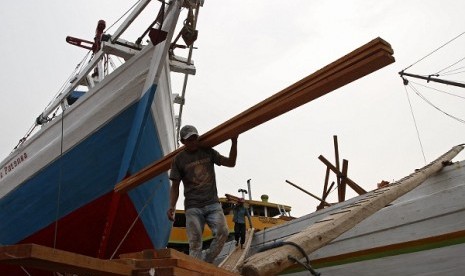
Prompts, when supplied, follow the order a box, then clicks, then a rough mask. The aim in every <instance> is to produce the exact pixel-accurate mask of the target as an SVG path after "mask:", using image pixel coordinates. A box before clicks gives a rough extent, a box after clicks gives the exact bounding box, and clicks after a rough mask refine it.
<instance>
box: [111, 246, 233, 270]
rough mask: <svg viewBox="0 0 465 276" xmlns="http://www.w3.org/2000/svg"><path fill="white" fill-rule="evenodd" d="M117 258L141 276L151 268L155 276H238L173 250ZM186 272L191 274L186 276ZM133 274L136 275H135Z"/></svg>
mask: <svg viewBox="0 0 465 276" xmlns="http://www.w3.org/2000/svg"><path fill="white" fill-rule="evenodd" d="M119 257H120V259H118V261H119V262H122V263H125V264H128V265H131V266H133V267H134V268H135V270H136V271H138V272H139V274H141V275H147V274H146V273H144V272H147V271H148V270H150V269H151V268H153V267H155V268H156V275H188V276H194V275H210V276H237V275H238V274H237V273H233V272H230V271H227V270H225V269H222V268H219V267H217V266H214V265H212V264H209V263H206V262H203V261H201V260H199V259H196V258H193V257H191V256H189V255H186V254H184V253H181V252H179V251H176V250H174V249H157V250H144V251H141V252H135V253H127V254H121V255H120V256H119ZM162 271H163V272H162ZM188 272H190V273H191V274H190V275H189V274H186V273H188ZM169 273H172V274H169ZM135 274H136V275H137V273H135Z"/></svg>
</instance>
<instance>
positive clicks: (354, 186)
mask: <svg viewBox="0 0 465 276" xmlns="http://www.w3.org/2000/svg"><path fill="white" fill-rule="evenodd" d="M318 159H320V160H321V162H323V163H324V164H325V165H326V166H327V167H328V168H329V169H330V170H332V171H333V172H334V173H335V174H336V175H337V177H340V178H341V179H342V181H341V182H344V183H347V185H349V187H351V188H352V189H353V190H354V191H355V192H357V193H358V194H359V195H362V194H366V191H365V190H364V189H363V188H362V187H360V186H359V185H357V184H356V183H355V182H354V181H352V179H350V178H349V177H347V175H344V173H343V172H340V171H339V170H338V169H336V167H335V166H334V165H333V164H331V163H330V162H329V161H328V160H327V159H326V158H325V157H324V156H323V155H320V156H318ZM344 161H347V160H344ZM343 166H344V164H343ZM347 166H348V161H347V164H346V173H347ZM341 185H342V183H341Z"/></svg>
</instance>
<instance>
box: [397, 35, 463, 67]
mask: <svg viewBox="0 0 465 276" xmlns="http://www.w3.org/2000/svg"><path fill="white" fill-rule="evenodd" d="M463 34H465V32H463V33H461V34H459V35H458V36H456V37H454V38H452V39H451V40H449V41H448V42H446V43H445V44H443V45H442V46H440V47H439V48H437V49H436V50H434V51H432V52H431V53H429V54H427V55H426V56H424V57H423V58H421V59H419V60H418V61H416V62H414V63H413V64H412V65H410V66H408V67H406V68H405V69H404V70H402V71H405V70H407V69H409V68H410V67H412V66H413V65H415V64H417V63H419V62H420V61H422V60H424V59H425V58H427V57H429V56H430V55H432V54H433V53H435V52H437V51H438V50H439V49H441V48H442V47H444V46H446V45H447V44H449V43H451V42H452V41H454V40H456V39H457V38H459V37H460V36H462V35H463Z"/></svg>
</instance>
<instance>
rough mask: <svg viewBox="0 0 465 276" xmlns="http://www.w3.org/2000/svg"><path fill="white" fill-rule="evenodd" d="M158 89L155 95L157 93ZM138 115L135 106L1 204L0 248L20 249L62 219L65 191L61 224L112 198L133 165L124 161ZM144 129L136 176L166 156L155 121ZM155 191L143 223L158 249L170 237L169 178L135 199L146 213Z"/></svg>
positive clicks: (149, 186) (143, 190) (144, 189)
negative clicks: (123, 171)
mask: <svg viewBox="0 0 465 276" xmlns="http://www.w3.org/2000/svg"><path fill="white" fill-rule="evenodd" d="M152 89H153V91H154V90H155V87H153V88H152ZM150 94H151V95H150ZM145 97H151V98H152V99H153V92H152V93H146V94H145V96H144V98H145ZM145 100H148V98H147V99H145ZM137 109H138V104H137V103H136V104H134V105H132V106H130V107H129V108H127V109H126V110H125V111H123V112H122V113H120V114H119V115H118V116H116V117H114V118H113V119H112V120H111V121H110V122H108V123H107V124H106V125H104V126H102V128H100V129H98V130H97V131H96V132H95V133H93V134H92V135H91V136H89V137H88V138H86V139H85V140H84V141H82V142H81V143H80V144H79V145H76V146H75V147H74V148H73V149H71V150H70V151H68V152H66V153H64V154H63V156H62V158H61V159H58V160H57V161H54V162H53V163H51V164H49V165H48V166H47V167H44V168H43V169H42V170H40V171H39V172H38V173H37V174H36V175H34V176H33V177H32V178H30V179H29V180H27V181H25V182H24V183H23V184H22V185H21V186H20V187H18V188H17V189H15V190H13V191H12V192H10V193H9V194H8V195H6V196H5V197H3V198H2V199H0V244H14V243H17V242H19V241H21V240H23V239H24V238H26V237H28V236H30V235H32V234H34V233H36V232H37V231H39V230H40V229H43V228H44V227H47V226H48V225H50V224H52V223H53V222H54V221H55V219H56V218H57V205H58V204H57V199H58V188H60V191H61V194H60V204H59V214H58V218H61V217H64V216H66V215H67V214H69V213H71V212H73V211H74V210H77V209H78V208H80V207H82V206H84V205H85V204H87V203H89V202H92V201H93V200H95V199H97V198H99V197H101V196H103V195H105V194H107V193H109V192H111V191H112V190H113V188H114V186H115V184H116V183H117V182H118V179H119V177H120V173H121V169H122V168H123V167H124V166H123V164H122V162H127V164H128V166H129V164H131V161H130V160H124V159H123V156H124V155H125V151H126V150H127V148H128V139H133V138H132V137H131V138H129V137H130V131H131V128H130V126H132V124H133V123H134V120H135V116H136V115H135V114H136V113H137ZM148 114H150V112H148ZM144 125H145V126H146V127H144V128H143V131H141V132H140V134H141V135H140V138H138V139H139V142H138V143H139V145H140V146H139V147H137V148H138V149H139V150H137V151H136V152H135V154H134V155H133V160H134V162H132V166H131V167H130V168H129V169H130V170H131V171H132V170H138V169H140V168H142V167H145V166H146V165H147V164H149V163H151V162H153V161H154V160H157V159H159V158H160V157H162V156H163V155H162V151H161V146H160V142H159V141H158V135H157V130H156V126H155V125H154V120H153V118H152V116H151V115H149V116H147V117H146V120H145V122H144ZM125 126H127V127H125ZM65 139H66V137H65ZM136 140H137V139H136ZM60 179H61V181H60ZM59 183H61V184H60V185H59ZM154 189H156V190H157V193H156V194H155V196H154V198H153V200H152V201H151V202H150V204H148V206H147V207H146V208H145V209H144V212H143V213H142V214H141V219H142V222H143V223H144V225H145V227H146V230H147V234H149V235H150V237H151V239H152V241H153V244H154V246H156V247H163V246H164V245H165V244H166V243H167V241H168V236H169V231H170V227H169V225H170V224H169V222H168V220H167V218H166V215H165V211H164V210H165V209H166V208H164V207H165V206H167V204H168V196H167V195H168V192H169V180H168V178H167V175H166V174H163V175H160V176H158V177H157V178H154V179H152V180H151V181H148V183H147V184H144V185H142V186H140V187H138V188H136V189H134V190H133V191H131V192H130V197H131V199H132V201H133V203H134V205H135V207H136V208H137V210H138V211H141V210H142V208H144V205H145V203H146V201H147V199H148V198H149V197H150V196H152V193H153V191H154ZM83 227H85V225H83ZM167 233H168V234H167Z"/></svg>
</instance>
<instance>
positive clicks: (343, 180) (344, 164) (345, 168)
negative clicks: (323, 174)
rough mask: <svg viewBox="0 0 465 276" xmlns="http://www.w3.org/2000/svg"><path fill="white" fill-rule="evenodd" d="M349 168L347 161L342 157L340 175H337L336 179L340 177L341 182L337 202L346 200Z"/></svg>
mask: <svg viewBox="0 0 465 276" xmlns="http://www.w3.org/2000/svg"><path fill="white" fill-rule="evenodd" d="M348 169H349V162H348V161H347V160H346V159H344V160H342V172H341V174H342V177H338V179H341V184H340V186H339V187H337V188H338V190H339V191H340V196H341V197H340V198H339V202H343V201H345V200H346V185H347V171H348Z"/></svg>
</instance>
